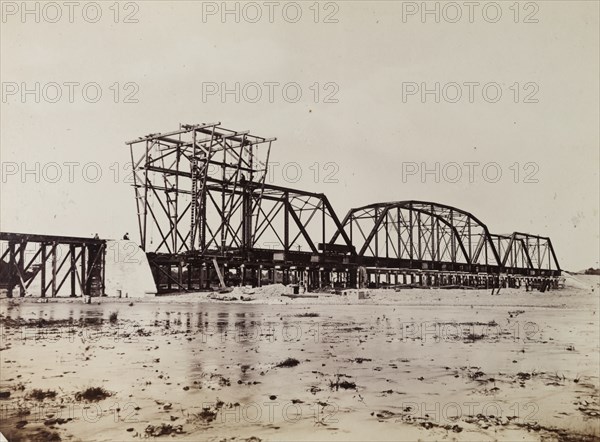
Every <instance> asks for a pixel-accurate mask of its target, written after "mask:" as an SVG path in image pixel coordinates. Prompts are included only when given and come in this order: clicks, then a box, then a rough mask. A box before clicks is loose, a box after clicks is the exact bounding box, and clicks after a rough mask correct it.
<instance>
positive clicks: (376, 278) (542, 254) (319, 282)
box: [126, 123, 561, 292]
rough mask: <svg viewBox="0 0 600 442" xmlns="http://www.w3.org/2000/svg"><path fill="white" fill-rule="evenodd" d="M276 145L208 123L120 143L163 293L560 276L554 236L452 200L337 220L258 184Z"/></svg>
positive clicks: (510, 281) (314, 201)
mask: <svg viewBox="0 0 600 442" xmlns="http://www.w3.org/2000/svg"><path fill="white" fill-rule="evenodd" d="M275 140H276V139H275V138H263V137H259V136H255V135H252V134H250V133H249V132H248V131H243V132H238V131H233V130H229V129H225V128H224V127H222V126H221V124H220V123H210V124H197V125H180V127H179V129H177V130H174V131H170V132H164V133H155V134H149V135H146V136H143V137H140V138H138V139H136V140H132V141H128V142H127V143H126V144H127V145H128V146H129V148H130V152H131V163H132V169H133V179H134V183H133V187H134V189H135V200H136V207H137V214H138V222H139V223H138V224H139V235H140V241H141V247H142V249H143V250H145V251H146V253H147V255H148V259H149V262H150V265H151V268H152V272H153V275H154V278H155V282H156V285H157V288H158V290H159V292H164V291H170V290H197V289H203V288H208V287H209V286H210V285H211V284H214V283H215V282H216V281H219V282H220V283H221V285H225V284H239V283H241V284H253V285H261V284H264V283H267V282H282V283H284V284H285V283H291V282H294V283H297V282H302V283H304V284H306V286H307V287H308V288H317V287H326V286H343V287H356V286H357V285H359V284H362V283H370V284H374V285H376V286H378V285H380V284H381V285H386V284H388V285H391V284H399V283H403V284H406V283H417V284H422V285H447V284H467V285H478V286H486V287H490V286H491V287H499V286H515V285H516V286H518V285H520V284H521V281H526V283H530V282H531V281H542V280H548V279H556V278H557V277H558V276H560V272H561V269H560V266H559V263H558V259H557V258H556V254H555V251H554V248H553V246H552V241H551V240H550V238H548V237H543V236H539V235H531V234H525V233H519V232H514V233H511V234H502V235H499V234H494V233H491V232H490V231H489V229H488V227H487V226H486V225H485V224H484V223H483V222H482V221H480V220H479V219H478V218H476V217H475V216H474V215H472V214H471V213H469V212H466V211H464V210H461V209H458V208H456V207H451V206H447V205H444V204H438V203H433V202H425V201H397V202H387V203H376V204H371V205H367V206H364V207H360V208H355V209H351V210H350V211H349V212H348V213H347V214H346V216H345V217H344V218H343V219H340V218H339V217H338V216H337V214H336V212H335V211H334V209H333V207H332V205H331V203H330V202H329V200H328V199H327V197H326V196H325V195H324V194H322V193H313V192H306V191H303V190H300V189H293V188H288V187H281V186H275V185H272V184H269V183H267V182H266V176H267V171H268V162H269V158H270V154H271V147H272V144H273V142H274V141H275Z"/></svg>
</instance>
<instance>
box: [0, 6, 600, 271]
mask: <svg viewBox="0 0 600 442" xmlns="http://www.w3.org/2000/svg"><path fill="white" fill-rule="evenodd" d="M89 3H90V2H80V3H79V4H78V7H77V8H75V9H74V11H71V12H72V21H73V23H70V18H69V9H68V7H67V6H64V4H63V3H62V2H58V3H56V4H58V5H59V7H60V10H58V12H59V13H60V14H61V16H60V18H58V19H57V18H56V17H57V15H56V14H57V10H55V9H52V8H50V7H46V8H45V9H44V4H43V3H39V4H38V6H37V8H39V9H38V11H39V15H38V16H37V17H36V12H32V13H29V14H26V15H25V16H23V15H22V14H21V13H22V11H21V10H20V8H21V2H3V4H2V11H3V17H2V23H1V24H0V26H1V27H2V29H1V60H0V61H1V68H0V74H1V81H2V103H1V119H0V125H1V132H0V133H1V140H0V141H1V144H0V155H1V162H2V179H1V180H0V186H1V190H0V198H1V210H0V228H1V229H2V231H14V232H31V233H46V234H64V235H74V236H79V235H81V236H89V235H90V234H92V233H95V232H98V234H99V235H100V236H101V237H104V238H120V237H121V236H122V235H123V233H124V232H126V231H127V232H130V234H131V235H132V237H133V239H137V234H136V232H137V218H136V210H135V200H134V192H133V189H132V188H131V187H130V186H129V185H128V184H127V183H126V182H125V178H126V175H127V169H126V167H127V165H128V163H129V151H128V149H127V148H126V146H125V145H124V142H125V141H127V140H131V139H135V138H136V137H138V136H141V135H146V134H148V133H153V132H164V131H170V130H174V129H177V128H178V125H179V123H201V122H206V123H209V122H217V121H220V122H221V123H222V125H223V126H225V127H227V128H230V129H236V130H250V131H251V132H252V133H254V134H256V135H259V136H265V137H277V139H278V140H277V141H276V142H275V143H274V145H273V149H272V152H271V161H272V162H276V163H280V164H281V165H284V164H285V163H293V162H295V163H298V164H299V165H300V166H301V167H302V171H303V174H302V178H301V179H300V180H299V181H298V182H290V180H288V181H287V182H286V180H285V177H284V176H283V174H282V172H281V170H282V169H281V166H279V167H278V168H275V169H274V174H273V181H272V182H273V183H274V184H278V185H284V186H289V187H297V188H301V189H305V190H310V191H317V192H324V193H326V194H327V196H328V197H329V200H330V201H331V203H332V205H333V207H334V208H335V209H336V212H337V213H338V216H339V217H340V218H342V217H343V216H344V215H345V213H346V211H347V210H348V209H349V208H351V207H357V206H361V205H365V204H368V203H373V202H378V201H396V200H408V199H415V200H426V201H434V202H439V203H444V204H448V205H452V206H456V207H459V208H462V209H464V210H467V211H470V212H472V213H473V214H474V215H476V216H477V217H478V218H479V219H480V220H482V221H483V222H484V223H486V224H487V226H488V227H489V229H490V231H491V232H494V233H510V232H513V231H521V232H529V233H535V234H540V235H544V236H550V237H551V238H552V241H553V244H554V248H555V250H556V253H557V255H558V258H559V261H560V263H561V266H562V267H563V268H564V269H567V270H581V269H583V268H587V267H591V266H594V267H598V266H599V264H598V260H599V257H598V254H599V248H600V243H599V219H598V218H599V216H598V209H599V200H600V195H599V188H600V182H599V177H598V169H599V163H600V158H599V142H600V139H599V81H598V79H599V78H600V72H599V63H598V62H599V60H598V57H599V53H600V51H599V49H600V48H599V32H598V29H599V20H598V15H599V7H598V2H596V1H586V2H577V1H569V2H567V1H545V2H529V3H527V2H524V3H521V4H520V8H515V7H514V6H513V5H514V2H512V1H511V2H499V3H498V4H499V5H500V13H501V14H502V15H501V16H500V18H499V19H498V20H497V21H496V22H495V23H492V21H495V18H494V17H495V15H496V13H497V12H498V11H496V10H494V9H493V8H491V7H487V6H486V5H487V4H489V3H491V2H481V3H479V5H480V6H478V7H477V8H476V9H475V10H474V11H471V12H472V20H470V18H469V10H468V8H467V7H466V6H461V5H464V3H463V2H458V3H455V4H456V5H458V6H459V8H461V10H460V12H461V13H462V16H461V18H460V19H458V20H457V22H456V23H450V21H455V20H454V17H455V16H456V13H457V10H456V9H454V10H452V9H450V8H448V7H445V9H443V8H444V4H437V7H438V8H439V11H440V13H439V14H440V16H439V23H436V17H435V16H434V15H433V14H429V15H426V16H425V17H424V19H425V20H423V17H422V16H421V14H420V12H422V11H420V10H416V11H415V9H414V8H420V7H421V2H391V1H390V2H372V1H369V2H366V1H364V2H362V1H352V2H324V3H321V4H320V5H319V7H318V8H316V7H315V6H314V2H312V1H311V2H299V3H298V5H299V7H296V6H295V5H291V6H290V2H275V3H274V5H275V6H274V10H273V16H272V23H271V22H270V19H269V5H268V4H265V3H264V2H256V3H253V4H252V5H251V6H247V4H245V3H239V4H238V6H237V7H238V8H239V16H238V17H236V15H235V13H231V14H228V15H226V16H225V17H224V19H223V17H222V16H221V14H220V12H221V9H222V7H223V5H222V2H204V3H202V2H191V1H189V2H183V1H182V2H177V1H175V2H168V3H167V2H129V3H121V4H120V8H118V12H119V15H118V17H116V16H115V12H117V11H116V8H114V7H113V9H111V5H113V2H106V3H104V2H101V12H102V16H101V17H100V18H99V20H98V21H97V22H96V23H90V22H88V21H93V20H94V14H95V12H96V11H94V9H93V7H90V6H89ZM526 3H527V5H528V6H526ZM35 5H36V3H35V2H32V3H30V4H29V7H30V8H31V10H32V11H35V8H36V6H35ZM428 5H429V7H430V8H431V9H432V10H433V9H434V8H436V2H430V3H428ZM257 7H258V8H260V11H261V13H262V16H261V17H260V18H259V19H256V20H255V17H256V11H257V10H259V9H257ZM15 8H16V9H15ZM203 8H204V12H205V13H212V12H214V15H206V14H205V16H204V17H203ZM228 8H230V9H231V10H234V8H236V3H235V2H231V3H228ZM484 8H487V9H485V11H486V12H485V14H484V13H483V9H484ZM511 8H512V9H511ZM83 9H85V11H86V14H87V15H85V16H84V15H82V13H83ZM284 9H285V11H286V14H287V15H284V13H283V10H284ZM298 9H299V10H300V11H301V12H302V16H301V17H300V19H299V20H298V21H297V22H296V23H293V22H292V21H293V20H294V16H295V14H296V12H297V10H298ZM317 10H318V12H319V14H318V17H315V13H316V12H317ZM403 12H404V15H403ZM517 12H518V14H517ZM413 13H414V14H413ZM127 16H128V17H129V20H132V19H133V20H137V23H124V21H125V18H126V17H127ZM326 17H328V19H327V20H326ZM36 18H37V19H38V21H39V23H37V22H36ZM236 18H237V19H238V20H237V21H238V22H236ZM315 18H316V21H317V23H315ZM115 19H116V20H117V23H115ZM50 21H56V23H50ZM250 21H256V22H255V23H251V22H250ZM325 21H337V22H325ZM471 21H472V23H471ZM515 21H517V23H515ZM530 21H537V23H531V22H530ZM94 82H95V83H97V86H96V88H99V89H100V90H101V91H102V96H101V98H100V99H99V100H98V101H97V102H95V103H93V102H90V101H93V98H94V91H95V89H94V87H93V86H94V85H93V84H92V83H94ZM271 82H275V83H277V85H276V86H273V87H274V95H273V100H272V101H273V102H270V100H269V97H268V92H269V86H268V84H269V83H271ZM471 82H472V83H476V84H477V85H476V86H473V87H474V94H473V100H472V101H473V102H472V103H471V102H470V100H469V97H468V92H469V87H468V85H465V83H467V84H468V83H471ZM36 83H38V84H39V86H38V88H39V97H36V94H35V92H32V93H29V94H25V95H23V94H22V92H23V89H24V88H26V89H30V90H33V91H35V87H36V86H35V85H36ZM54 83H57V84H58V85H59V87H60V89H57V88H56V87H55V85H53V84H54ZM69 83H77V84H76V85H74V86H72V87H73V91H74V93H73V97H72V98H73V99H72V100H69ZM115 83H117V85H116V86H115ZM236 83H239V84H240V91H242V88H243V91H244V92H245V94H244V93H240V99H239V100H236V98H235V96H234V94H233V93H232V94H227V95H224V96H221V94H220V93H219V91H217V93H216V94H215V95H210V96H206V95H204V96H203V91H204V92H206V91H210V90H214V89H211V88H212V87H216V88H218V89H221V88H222V86H224V87H226V88H228V89H234V88H235V84H236ZM251 83H256V84H258V85H260V90H261V92H262V96H261V97H260V98H259V99H257V100H256V99H254V97H255V93H256V88H255V87H254V86H252V85H251ZM265 83H267V85H265ZM292 83H296V85H293V84H292ZM315 83H317V86H315ZM436 83H439V88H440V93H439V103H436V102H435V100H436V97H435V94H434V93H430V94H427V95H426V96H425V97H424V98H425V100H422V97H421V94H420V91H416V93H415V94H414V95H406V92H407V91H413V92H414V87H415V85H416V87H417V88H419V89H420V88H422V86H424V87H426V88H428V89H432V90H433V89H435V84H436ZM449 83H456V84H458V85H459V87H460V90H461V91H462V96H461V98H460V99H458V100H454V97H455V96H456V91H457V88H456V85H453V84H450V85H448V84H449ZM90 84H92V87H91V88H90V87H88V88H87V89H86V91H87V92H88V95H86V96H84V95H83V93H82V88H83V86H84V85H88V86H89V85H90ZM249 84H250V86H247V85H249ZM290 84H291V85H292V86H293V87H295V88H298V87H299V88H300V90H301V91H302V96H301V97H300V98H299V99H298V100H297V102H292V100H291V99H289V97H288V100H286V99H285V98H284V96H283V94H282V89H283V86H284V85H288V86H289V85H290ZM485 85H488V86H489V87H488V88H487V89H486V91H487V95H485V96H484V95H483V93H482V89H483V86H485ZM293 87H292V88H291V89H290V88H289V87H288V88H287V89H286V90H287V91H288V92H290V94H289V95H290V96H292V98H293V95H294V94H293V92H294V90H295V89H294V88H293ZM411 88H413V89H411ZM497 88H500V91H501V93H502V96H501V97H500V98H499V99H498V101H497V102H495V103H492V102H488V101H493V100H494V96H495V93H496V90H497ZM57 90H60V92H61V94H62V95H61V96H60V97H59V98H56V97H57V95H56V92H57ZM116 91H119V92H120V93H119V95H118V96H115V92H116ZM315 91H319V94H318V97H317V99H316V100H315ZM403 91H404V92H405V96H404V97H403ZM127 96H129V98H128V100H129V101H131V99H133V100H134V101H137V102H133V103H127V102H125V101H126V97H127ZM327 97H329V100H326V98H327ZM115 98H116V101H118V102H117V103H115ZM244 98H246V99H244ZM331 99H334V101H337V102H326V101H331ZM36 100H37V101H39V102H36ZM86 100H87V101H86ZM453 100H454V101H457V102H455V103H452V102H450V101H453ZM51 101H56V102H55V103H52V102H51ZM70 101H73V102H70ZM222 101H224V102H222ZM236 101H239V102H236ZM250 101H256V102H250ZM315 101H316V102H315ZM422 101H425V102H422ZM515 101H517V102H516V103H515ZM526 101H534V102H526ZM70 162H75V163H77V165H73V166H71V167H69V166H68V164H67V165H66V164H65V163H70ZM469 162H470V163H475V166H473V167H474V175H473V180H472V181H473V182H470V180H469V176H468V175H469V167H468V166H465V165H464V163H469ZM54 163H56V164H58V165H59V166H60V169H58V170H60V171H61V173H62V175H61V176H60V177H59V178H58V179H55V174H56V170H57V168H56V166H55V164H54ZM96 163H97V164H98V165H99V166H100V168H101V170H102V176H101V177H100V178H99V179H98V180H95V179H94V178H95V171H96V166H95V164H96ZM314 163H318V166H317V167H316V168H315V167H314V166H313V165H314ZM327 163H335V166H331V165H328V166H326V165H327ZM436 163H437V164H438V166H436ZM449 163H457V164H458V165H459V166H460V169H459V170H460V171H461V172H462V176H461V177H460V179H457V180H456V179H455V177H456V171H457V169H456V165H455V164H450V165H449ZM515 163H516V164H515ZM36 164H37V165H36ZM490 164H491V166H490ZM485 165H488V168H487V169H486V170H487V171H488V175H485V176H484V175H483V174H482V169H483V166H485ZM84 166H85V167H86V169H85V170H86V171H87V173H88V179H85V177H84V176H83V174H82V170H83V168H84ZM311 166H313V167H312V168H311ZM423 167H426V168H428V169H430V170H435V167H439V171H440V173H439V178H440V180H439V181H440V182H436V176H435V173H431V174H428V175H425V176H424V177H422V176H421V174H420V172H421V169H422V168H423ZM36 168H37V169H36ZM415 168H417V169H418V170H416V171H415ZM25 169H26V170H30V171H32V172H31V173H29V174H23V172H24V170H25ZM316 169H319V170H320V174H319V177H318V179H317V180H315V176H314V173H315V170H316ZM498 169H499V170H501V172H502V176H501V177H500V178H499V180H498V181H497V182H493V181H495V179H494V178H495V174H496V171H497V170H498ZM69 170H71V171H73V172H74V174H73V177H72V179H70V177H69ZM288 170H289V169H288ZM117 171H118V172H119V173H118V174H117V175H118V176H115V174H116V173H117ZM332 171H333V172H335V173H334V175H333V178H334V181H335V180H337V182H324V178H325V177H326V175H327V173H328V172H332ZM403 171H404V173H403ZM409 171H414V172H415V174H414V175H408V174H407V173H408V172H409ZM517 171H518V172H519V173H518V174H517ZM444 176H446V178H449V179H450V180H451V181H457V182H448V179H446V180H444ZM292 178H293V177H292ZM515 180H516V181H517V182H515ZM36 181H39V182H36ZM49 181H56V182H54V183H52V182H49ZM70 181H72V182H70ZM92 181H97V182H92ZM315 181H317V182H315ZM527 181H533V182H527Z"/></svg>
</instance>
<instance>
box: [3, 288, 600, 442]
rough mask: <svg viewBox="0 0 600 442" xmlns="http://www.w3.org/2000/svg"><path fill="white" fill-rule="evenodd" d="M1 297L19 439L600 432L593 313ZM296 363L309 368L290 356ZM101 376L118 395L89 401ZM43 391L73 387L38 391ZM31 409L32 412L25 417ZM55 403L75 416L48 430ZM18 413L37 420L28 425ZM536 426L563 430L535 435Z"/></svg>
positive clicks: (7, 381) (7, 386) (6, 406)
mask: <svg viewBox="0 0 600 442" xmlns="http://www.w3.org/2000/svg"><path fill="white" fill-rule="evenodd" d="M0 306H1V307H0V308H1V312H2V314H3V338H2V344H1V347H2V349H3V350H2V352H0V357H1V361H2V376H1V381H0V390H2V391H5V390H7V391H10V392H11V396H10V399H8V400H3V401H1V402H0V404H1V405H2V407H3V413H2V419H1V420H0V428H2V430H0V431H3V433H4V434H7V433H9V434H12V435H16V437H19V435H21V436H23V435H24V436H26V437H34V436H31V435H35V434H36V432H38V431H39V429H40V428H44V429H45V430H47V431H50V432H56V433H58V434H60V436H61V438H63V439H64V440H69V439H73V440H106V441H109V440H110V441H113V440H134V439H138V438H141V437H146V434H145V430H146V427H147V426H148V425H158V424H161V423H165V424H170V425H182V430H183V431H184V433H183V434H177V435H176V436H175V437H176V438H178V439H182V440H211V439H215V440H218V439H219V438H225V437H228V438H238V439H240V440H243V439H244V438H249V437H251V436H254V437H258V438H261V439H263V440H270V439H277V440H282V439H284V440H326V439H327V440H329V439H336V440H348V439H352V440H415V439H417V438H421V439H430V440H438V439H441V438H450V439H452V438H457V439H461V440H494V439H505V440H510V439H514V438H519V439H522V438H525V440H538V439H539V438H540V437H541V436H543V435H550V436H552V435H554V433H552V430H551V429H555V428H558V429H563V430H566V431H568V432H569V433H570V434H574V433H583V434H587V435H593V434H596V435H598V429H597V423H598V420H597V418H595V419H594V418H593V417H590V416H589V415H587V414H585V413H584V412H582V411H580V410H579V408H581V405H580V404H579V402H580V401H582V400H587V401H588V402H593V401H594V398H595V397H597V394H598V387H597V386H598V358H597V355H598V338H597V330H598V320H597V317H598V315H597V314H596V312H595V311H591V310H590V309H583V308H580V309H578V308H572V309H556V308H554V309H549V308H542V307H536V308H522V309H516V308H515V309H513V308H507V307H506V306H501V307H495V306H489V307H476V308H469V307H467V306H458V307H450V306H445V307H436V308H434V309H432V307H431V306H402V305H397V306H390V305H386V306H378V305H313V306H310V305H297V306H294V305H256V304H244V303H196V304H176V303H172V304H169V303H153V302H136V303H135V305H133V306H130V305H128V304H126V303H111V302H110V301H105V300H103V302H102V304H101V305H96V304H92V305H86V304H83V303H64V302H57V303H52V302H51V303H47V304H37V303H22V304H15V305H12V304H8V303H2V304H0ZM513 310H514V311H513ZM510 311H513V312H512V313H509V312H510ZM113 312H116V314H117V319H116V321H114V322H112V323H111V322H110V316H111V313H113ZM307 313H309V314H311V315H313V316H312V317H311V316H306V314H307ZM300 315H305V316H300ZM511 315H512V317H511ZM40 319H44V320H45V321H47V322H46V323H43V326H42V327H39V320H40ZM15 320H21V321H26V322H27V323H28V325H21V326H20V327H15V324H14V321H15ZM570 347H573V349H572V350H570V349H568V348H570ZM286 358H295V359H296V360H298V362H299V364H298V365H297V366H293V367H278V366H277V365H278V364H279V363H280V362H282V361H284V360H285V359H286ZM519 373H521V375H519ZM520 376H521V377H520ZM575 380H577V382H575ZM344 381H346V384H343V382H344ZM340 385H343V386H346V387H349V388H347V389H345V388H343V387H340ZM88 386H101V387H104V388H105V389H106V390H108V391H109V392H111V393H112V396H111V397H110V398H108V399H105V400H102V401H99V402H92V403H81V402H79V401H76V400H75V399H74V396H75V393H76V392H77V391H81V390H82V389H84V388H86V387H88ZM336 386H337V388H336ZM20 388H24V389H23V390H21V389H20ZM35 388H42V389H53V390H55V391H57V392H58V396H57V398H56V399H55V400H53V401H49V400H45V401H44V402H38V401H35V400H31V399H28V398H27V395H28V393H30V392H31V391H32V390H33V389H35ZM220 402H222V404H220ZM19 408H21V409H23V408H27V409H30V410H31V411H32V413H31V414H30V415H29V416H26V417H23V416H21V417H18V416H16V413H17V411H18V409H19ZM584 408H585V407H584ZM117 409H118V410H119V411H117ZM203 410H204V411H209V412H210V413H209V414H207V415H206V416H208V418H206V416H204V417H203V414H202V412H203ZM49 414H54V416H53V417H56V416H62V417H64V418H67V417H68V418H72V420H70V421H69V422H66V423H64V424H55V425H44V421H47V416H48V415H49ZM477 415H484V416H483V418H475V417H473V416H477ZM491 415H493V416H494V418H490V417H489V416H491ZM19 420H27V421H28V423H27V424H26V425H25V427H24V428H23V429H20V430H16V429H15V425H16V423H17V422H18V421H19ZM536 423H538V424H539V425H541V426H542V427H546V428H547V429H549V430H544V429H543V428H542V429H541V430H540V429H536V430H532V431H529V430H531V426H532V425H535V424H536ZM528 427H529V428H528ZM128 429H132V430H131V431H127V430H128ZM9 440H11V439H10V438H9ZM236 440H237V439H236Z"/></svg>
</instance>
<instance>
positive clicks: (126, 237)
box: [123, 232, 129, 240]
mask: <svg viewBox="0 0 600 442" xmlns="http://www.w3.org/2000/svg"><path fill="white" fill-rule="evenodd" d="M123 239H127V240H128V239H129V232H127V233H125V235H123Z"/></svg>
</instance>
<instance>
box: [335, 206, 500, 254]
mask: <svg viewBox="0 0 600 442" xmlns="http://www.w3.org/2000/svg"><path fill="white" fill-rule="evenodd" d="M342 225H343V227H344V230H345V232H346V234H347V235H348V236H349V237H350V241H351V242H352V243H353V245H354V246H355V247H356V250H357V253H358V256H359V257H365V258H368V257H372V258H385V259H396V260H409V261H422V262H427V261H432V262H440V263H452V264H467V265H492V266H501V265H502V262H501V257H500V255H499V254H498V252H497V250H496V248H495V246H494V243H493V240H492V236H491V235H490V232H489V230H488V228H487V226H486V225H485V224H483V223H482V222H481V221H480V220H479V219H477V218H476V217H475V216H473V215H472V214H470V213H468V212H466V211H464V210H461V209H458V208H456V207H451V206H447V205H444V204H438V203H433V202H427V201H396V202H389V203H378V204H371V205H368V206H364V207H359V208H356V209H352V210H350V211H349V212H348V214H347V215H346V217H345V218H344V220H343V222H342ZM335 239H336V236H334V237H333V238H332V240H335Z"/></svg>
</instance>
